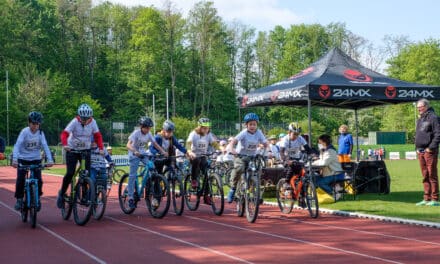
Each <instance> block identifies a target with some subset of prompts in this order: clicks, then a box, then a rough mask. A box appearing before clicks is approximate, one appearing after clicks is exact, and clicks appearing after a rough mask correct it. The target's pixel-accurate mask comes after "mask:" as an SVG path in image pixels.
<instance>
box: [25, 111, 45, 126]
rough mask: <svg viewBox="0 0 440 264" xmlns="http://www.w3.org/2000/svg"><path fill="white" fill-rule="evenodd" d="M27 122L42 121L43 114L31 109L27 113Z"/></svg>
mask: <svg viewBox="0 0 440 264" xmlns="http://www.w3.org/2000/svg"><path fill="white" fill-rule="evenodd" d="M28 120H29V122H32V123H39V124H41V123H43V115H42V114H41V113H40V112H36V111H32V112H30V113H29V115H28Z"/></svg>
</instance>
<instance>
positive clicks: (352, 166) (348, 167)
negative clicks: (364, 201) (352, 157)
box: [333, 162, 356, 202]
mask: <svg viewBox="0 0 440 264" xmlns="http://www.w3.org/2000/svg"><path fill="white" fill-rule="evenodd" d="M341 167H342V169H343V170H344V172H345V177H344V179H342V180H336V181H334V182H333V195H334V198H335V202H336V201H337V200H338V199H337V198H338V197H337V196H338V194H340V195H341V199H344V200H345V194H352V195H353V200H355V199H356V184H355V182H356V177H355V171H356V163H355V162H344V163H341ZM338 185H342V186H341V187H342V190H337V189H336V188H337V186H338Z"/></svg>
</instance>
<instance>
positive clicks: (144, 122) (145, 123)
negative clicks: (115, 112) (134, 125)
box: [139, 116, 154, 127]
mask: <svg viewBox="0 0 440 264" xmlns="http://www.w3.org/2000/svg"><path fill="white" fill-rule="evenodd" d="M139 125H140V126H141V127H153V126H154V124H153V120H151V118H149V117H148V116H143V117H141V118H139Z"/></svg>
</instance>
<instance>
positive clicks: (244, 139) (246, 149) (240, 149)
mask: <svg viewBox="0 0 440 264" xmlns="http://www.w3.org/2000/svg"><path fill="white" fill-rule="evenodd" d="M235 139H236V140H237V141H238V144H237V153H239V154H242V155H249V156H254V155H256V154H257V149H258V145H259V144H264V143H266V142H267V140H266V137H265V136H264V135H263V132H261V130H260V129H257V131H256V132H255V133H254V134H251V133H249V132H248V130H247V129H243V130H242V131H241V132H240V133H238V135H237V136H236V137H235Z"/></svg>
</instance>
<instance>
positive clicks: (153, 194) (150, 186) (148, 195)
mask: <svg viewBox="0 0 440 264" xmlns="http://www.w3.org/2000/svg"><path fill="white" fill-rule="evenodd" d="M170 198H171V195H170V186H169V184H168V181H167V179H166V178H165V177H164V176H162V175H160V174H157V173H153V174H152V175H151V176H150V178H148V181H147V186H146V187H145V202H146V204H147V208H148V211H149V212H150V214H151V216H152V217H154V218H162V217H164V216H165V215H166V214H167V213H168V210H169V209H170Z"/></svg>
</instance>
